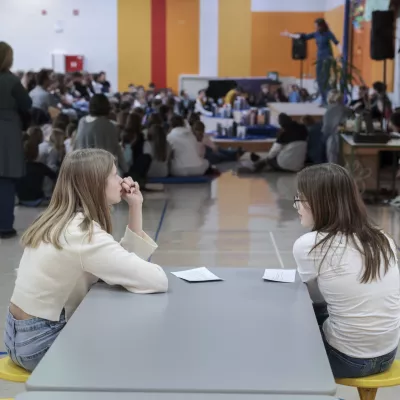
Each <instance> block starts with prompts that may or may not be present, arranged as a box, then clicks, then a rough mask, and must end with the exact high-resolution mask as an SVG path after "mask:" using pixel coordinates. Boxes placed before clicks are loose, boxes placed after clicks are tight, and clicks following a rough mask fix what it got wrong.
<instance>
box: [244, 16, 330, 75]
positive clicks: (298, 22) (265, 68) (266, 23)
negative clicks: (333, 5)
mask: <svg viewBox="0 0 400 400" xmlns="http://www.w3.org/2000/svg"><path fill="white" fill-rule="evenodd" d="M321 17H323V13H322V12H321V13H319V12H304V13H298V12H255V13H253V14H252V27H251V38H252V40H251V75H252V76H265V75H266V73H267V72H269V71H277V72H279V74H280V76H295V77H298V78H299V77H300V61H295V60H292V39H290V38H287V37H282V36H280V33H281V32H283V31H284V30H286V29H288V30H290V31H291V32H293V33H294V32H301V33H309V32H312V31H313V30H314V21H315V19H317V18H321ZM307 45H308V59H307V60H305V61H304V69H303V72H304V74H306V75H307V76H308V75H309V74H310V75H311V76H312V77H315V67H314V65H313V63H314V62H315V60H316V45H315V41H314V40H310V41H308V43H307Z"/></svg>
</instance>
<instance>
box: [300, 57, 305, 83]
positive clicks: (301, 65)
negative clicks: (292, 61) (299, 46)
mask: <svg viewBox="0 0 400 400" xmlns="http://www.w3.org/2000/svg"><path fill="white" fill-rule="evenodd" d="M303 69H304V60H300V88H301V89H303Z"/></svg>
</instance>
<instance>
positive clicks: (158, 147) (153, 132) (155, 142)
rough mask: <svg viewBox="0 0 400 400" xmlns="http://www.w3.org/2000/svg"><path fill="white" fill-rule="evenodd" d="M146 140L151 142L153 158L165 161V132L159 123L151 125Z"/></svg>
mask: <svg viewBox="0 0 400 400" xmlns="http://www.w3.org/2000/svg"><path fill="white" fill-rule="evenodd" d="M147 140H148V141H149V142H151V144H152V147H153V152H154V158H155V159H156V160H157V161H162V162H165V161H167V134H166V132H165V129H164V128H163V127H162V126H161V125H152V126H151V127H150V129H149V131H148V133H147Z"/></svg>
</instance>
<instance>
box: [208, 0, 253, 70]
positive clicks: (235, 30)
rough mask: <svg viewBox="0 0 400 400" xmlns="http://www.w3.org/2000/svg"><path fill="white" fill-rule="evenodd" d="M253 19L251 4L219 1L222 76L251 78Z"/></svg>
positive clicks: (229, 0) (219, 52)
mask: <svg viewBox="0 0 400 400" xmlns="http://www.w3.org/2000/svg"><path fill="white" fill-rule="evenodd" d="M215 1H218V0H215ZM251 16H252V13H251V0H219V13H218V29H219V34H218V36H219V37H218V38H215V40H218V75H219V76H221V77H224V76H232V77H242V76H250V74H251V23H252V19H251Z"/></svg>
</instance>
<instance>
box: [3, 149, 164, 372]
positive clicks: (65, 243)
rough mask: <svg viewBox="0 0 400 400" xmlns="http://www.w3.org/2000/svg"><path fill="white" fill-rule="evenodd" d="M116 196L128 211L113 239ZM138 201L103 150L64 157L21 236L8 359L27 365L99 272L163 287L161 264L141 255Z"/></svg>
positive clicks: (150, 289)
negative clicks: (48, 194) (40, 209)
mask: <svg viewBox="0 0 400 400" xmlns="http://www.w3.org/2000/svg"><path fill="white" fill-rule="evenodd" d="M121 199H124V200H125V201H126V202H127V204H128V206H129V217H128V221H127V227H126V231H125V235H124V237H123V238H122V240H121V241H120V242H117V241H116V240H115V239H114V238H113V237H112V235H111V233H112V225H111V213H110V208H111V206H112V205H114V204H117V203H119V202H120V201H121ZM142 203H143V197H142V194H141V192H140V188H139V186H138V184H137V183H136V182H134V181H133V180H132V178H125V179H122V178H121V177H119V176H118V174H117V168H116V166H115V158H114V156H113V154H111V153H109V152H108V151H105V150H100V149H83V150H77V151H73V152H72V153H69V154H68V155H67V156H66V157H65V159H64V162H63V164H62V167H61V170H60V174H59V176H58V180H57V184H56V187H55V189H54V193H53V196H52V198H51V201H50V205H49V207H48V208H47V209H46V210H45V211H44V213H43V214H42V215H41V216H39V217H38V219H37V220H36V221H35V222H34V223H33V224H32V225H31V226H30V227H29V228H28V230H27V231H26V232H25V234H24V236H23V237H22V244H23V245H24V254H23V256H22V258H21V261H20V264H19V269H18V274H17V280H16V282H15V288H14V292H13V295H12V298H11V303H10V308H9V313H8V316H7V321H6V327H5V333H4V342H5V345H6V348H7V352H8V354H9V356H10V358H11V359H12V361H14V363H16V364H17V365H19V366H21V367H22V368H25V369H27V370H29V371H32V370H33V369H34V368H35V367H36V365H37V364H38V363H39V362H40V360H41V359H42V358H43V356H44V355H45V354H46V352H47V350H48V349H49V348H50V346H51V345H52V344H53V342H54V340H55V339H56V338H57V336H58V335H59V333H60V332H61V330H62V329H63V328H64V326H65V325H66V323H67V320H68V319H69V318H70V317H71V315H72V314H73V312H74V311H75V309H76V308H77V307H78V306H79V304H80V303H81V301H82V300H83V298H84V297H85V296H86V294H87V292H88V291H89V289H90V287H91V286H92V285H93V284H94V283H96V282H97V280H98V279H102V280H103V281H104V282H106V283H108V284H109V285H122V286H123V287H125V288H126V289H127V290H128V291H130V292H133V293H141V294H145V293H156V292H165V291H166V290H167V289H168V280H167V277H166V275H165V273H164V271H163V270H162V268H160V267H159V266H158V265H156V264H152V263H150V262H147V261H145V260H147V259H148V258H149V257H150V256H151V254H152V253H153V252H154V251H155V249H156V248H157V245H156V244H155V243H154V241H153V240H152V239H150V237H149V236H147V235H146V233H145V232H144V231H143V227H142Z"/></svg>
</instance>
